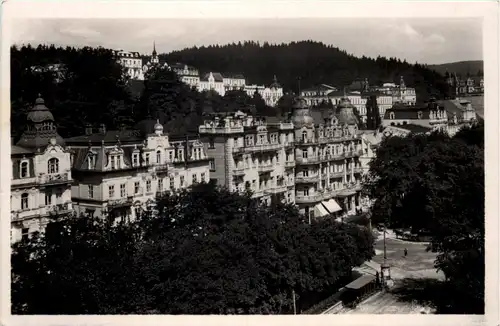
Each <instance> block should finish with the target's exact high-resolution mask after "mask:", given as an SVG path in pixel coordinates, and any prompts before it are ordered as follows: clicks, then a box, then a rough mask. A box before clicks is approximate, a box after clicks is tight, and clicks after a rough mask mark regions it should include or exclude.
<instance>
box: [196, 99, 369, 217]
mask: <svg viewBox="0 0 500 326" xmlns="http://www.w3.org/2000/svg"><path fill="white" fill-rule="evenodd" d="M337 109H338V113H334V112H329V113H328V115H327V116H322V117H319V118H318V120H321V121H316V123H315V121H314V118H313V116H312V115H311V111H310V108H309V106H308V105H307V103H306V101H305V100H304V99H303V98H301V97H299V98H298V99H296V101H295V104H294V106H293V110H294V111H293V115H292V117H291V120H290V121H285V122H276V123H270V122H267V123H266V122H265V121H264V120H259V119H256V118H254V117H251V116H247V115H244V114H241V113H237V114H234V115H232V116H225V117H217V116H216V117H214V118H213V119H211V120H207V121H205V123H204V125H202V126H200V128H199V132H200V135H201V137H202V139H203V140H204V143H206V144H207V146H208V147H207V154H208V156H209V157H210V159H211V160H212V161H211V169H212V172H211V176H212V178H214V179H216V180H217V182H218V183H219V184H222V185H225V186H227V187H228V188H229V189H231V190H233V191H243V190H244V189H245V188H250V189H251V190H253V192H254V196H255V197H259V198H263V200H264V201H266V202H267V201H269V200H270V197H266V193H283V194H284V195H283V196H280V197H281V199H284V200H285V201H287V202H290V203H295V204H296V205H297V206H298V207H299V210H300V211H301V212H302V213H304V214H306V215H307V216H309V218H310V219H313V218H320V217H323V216H325V215H328V214H335V215H338V216H340V215H348V214H354V213H355V212H356V210H357V209H359V206H360V204H359V203H360V191H361V183H360V181H361V174H362V172H363V171H362V168H361V163H360V161H359V157H360V156H361V155H362V147H361V138H360V137H359V136H358V129H357V124H358V121H357V118H356V117H355V115H354V112H353V109H354V107H353V105H352V104H351V103H350V102H349V100H348V99H347V98H344V100H343V101H342V102H341V103H339V105H338V108H337ZM280 180H281V181H280ZM269 181H270V183H269Z"/></svg>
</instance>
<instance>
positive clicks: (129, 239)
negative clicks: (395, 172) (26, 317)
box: [12, 184, 374, 314]
mask: <svg viewBox="0 0 500 326" xmlns="http://www.w3.org/2000/svg"><path fill="white" fill-rule="evenodd" d="M373 241H374V239H373V236H372V234H371V232H370V231H368V230H367V229H364V228H360V227H358V226H355V225H346V224H340V223H337V222H335V221H332V220H325V221H322V222H318V223H314V224H312V225H309V224H307V223H305V220H304V217H303V216H302V215H300V214H299V213H298V211H297V210H296V208H295V207H294V206H291V205H282V204H279V203H275V204H274V205H272V206H263V205H262V204H260V202H259V201H256V200H254V199H252V198H251V194H250V193H248V194H243V195H240V194H237V193H231V192H229V191H227V190H226V189H222V188H218V187H216V186H215V185H213V184H200V185H197V186H194V187H193V188H192V189H191V191H188V190H184V191H181V192H179V193H174V194H167V195H166V196H165V197H162V198H159V199H158V205H157V214H156V215H153V214H151V212H144V214H143V215H142V216H141V218H140V219H138V220H137V221H135V222H133V223H129V224H120V225H118V226H112V225H111V224H109V223H107V222H105V221H104V219H100V218H97V217H96V218H87V217H86V218H83V217H81V218H78V217H73V218H70V219H64V220H60V221H59V222H58V223H55V224H51V226H50V228H49V229H48V231H47V232H46V233H45V235H37V236H35V237H33V238H31V239H29V240H24V241H23V242H20V243H17V244H15V245H14V248H13V256H12V280H13V281H12V303H13V308H12V309H13V313H26V314H33V313H34V314H108V313H112V314H118V313H122V314H124V313H138V314H140V313H161V314H186V313H189V314H219V313H229V314H242V313H246V314H248V313H259V314H277V313H290V312H291V311H293V310H292V295H291V292H292V289H293V290H295V292H296V293H297V297H298V298H299V299H300V295H301V293H306V292H309V291H321V290H322V289H323V288H324V287H327V286H330V285H335V284H337V283H338V282H339V281H340V280H341V279H342V278H343V277H345V276H346V275H347V276H349V275H350V273H351V269H352V267H354V266H356V265H359V264H361V263H362V262H363V261H365V260H366V259H370V258H371V257H372V256H373V254H374V252H373Z"/></svg>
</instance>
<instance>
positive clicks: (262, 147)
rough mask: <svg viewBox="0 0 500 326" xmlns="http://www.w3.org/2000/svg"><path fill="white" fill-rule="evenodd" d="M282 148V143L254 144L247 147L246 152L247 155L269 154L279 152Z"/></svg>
mask: <svg viewBox="0 0 500 326" xmlns="http://www.w3.org/2000/svg"><path fill="white" fill-rule="evenodd" d="M282 147H283V145H281V144H280V143H273V144H271V143H266V144H253V145H247V146H245V147H244V151H245V152H247V153H252V152H269V151H277V150H279V149H280V148H282Z"/></svg>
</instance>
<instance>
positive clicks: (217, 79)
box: [201, 72, 224, 83]
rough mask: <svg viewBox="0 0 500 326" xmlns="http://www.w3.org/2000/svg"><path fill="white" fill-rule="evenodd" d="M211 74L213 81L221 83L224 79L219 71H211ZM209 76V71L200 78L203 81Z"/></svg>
mask: <svg viewBox="0 0 500 326" xmlns="http://www.w3.org/2000/svg"><path fill="white" fill-rule="evenodd" d="M212 76H213V77H214V80H215V82H218V83H222V82H223V81H224V78H223V77H222V75H221V74H220V73H219V72H212ZM209 77H210V73H207V74H205V75H204V76H203V78H201V80H203V81H207V80H208V78H209Z"/></svg>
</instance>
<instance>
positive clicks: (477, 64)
mask: <svg viewBox="0 0 500 326" xmlns="http://www.w3.org/2000/svg"><path fill="white" fill-rule="evenodd" d="M483 65H484V63H483V60H469V61H459V62H451V63H443V64H440V65H428V68H429V69H433V70H435V71H437V72H439V73H440V74H443V75H444V74H445V73H446V71H448V72H449V73H456V74H457V75H461V76H464V77H465V76H467V75H468V74H469V75H471V76H479V75H481V76H482V74H483Z"/></svg>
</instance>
